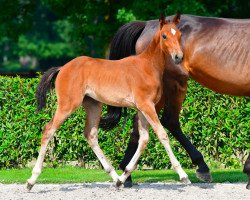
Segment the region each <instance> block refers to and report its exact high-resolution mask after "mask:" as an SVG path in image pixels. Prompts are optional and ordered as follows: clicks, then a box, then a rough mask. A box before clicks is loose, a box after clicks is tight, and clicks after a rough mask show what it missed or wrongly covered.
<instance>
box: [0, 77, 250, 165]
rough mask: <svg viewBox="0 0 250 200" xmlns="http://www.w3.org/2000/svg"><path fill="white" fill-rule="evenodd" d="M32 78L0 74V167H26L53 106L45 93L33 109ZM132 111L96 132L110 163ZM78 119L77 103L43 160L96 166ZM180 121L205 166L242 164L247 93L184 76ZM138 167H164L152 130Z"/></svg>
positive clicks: (249, 123)
mask: <svg viewBox="0 0 250 200" xmlns="http://www.w3.org/2000/svg"><path fill="white" fill-rule="evenodd" d="M37 83H38V79H22V78H19V77H17V78H9V77H3V76H0V124H1V126H0V168H10V167H17V166H26V165H27V163H28V162H29V161H31V160H32V159H33V158H36V157H37V155H38V151H39V147H40V139H41V131H42V129H43V127H44V125H45V123H46V122H48V121H49V120H50V118H51V116H52V114H53V113H54V111H55V107H56V98H55V93H54V92H51V94H50V95H48V107H47V108H46V109H45V110H43V111H42V112H40V113H37V112H36V101H35V95H34V93H35V90H36V87H37ZM103 113H105V109H104V110H103ZM134 113H135V111H134V110H129V112H128V114H129V117H128V122H127V124H126V125H125V127H124V129H122V121H121V123H120V125H119V126H118V127H117V128H115V129H114V130H112V131H109V132H105V131H103V130H100V131H99V143H100V145H101V147H102V149H103V151H104V152H105V153H106V155H107V156H108V157H109V158H110V160H111V161H112V163H113V164H114V166H116V167H118V165H119V162H120V161H121V159H122V157H123V155H124V151H125V148H126V146H127V142H128V139H129V132H130V131H131V128H132V116H133V114H134ZM84 120H85V113H84V111H83V109H82V108H80V109H78V110H77V111H76V112H75V113H74V114H73V115H72V116H71V117H70V118H68V119H67V120H66V121H65V122H64V124H63V125H62V127H61V128H60V130H59V131H58V132H57V134H56V136H55V138H54V139H53V140H52V142H51V144H50V147H49V150H48V153H47V159H46V162H47V163H49V164H52V165H57V164H60V163H65V162H66V161H75V160H78V161H81V163H82V164H83V165H84V164H85V165H86V166H90V165H97V166H99V163H98V161H97V159H96V157H95V155H94V154H93V152H92V150H91V149H90V147H89V146H88V144H87V142H86V140H85V138H84V136H83V134H82V133H83V129H84ZM181 125H182V129H183V131H184V133H185V134H186V135H187V136H188V138H190V139H191V141H192V142H193V143H194V145H195V146H196V147H197V148H198V149H199V150H200V151H201V152H202V153H203V155H204V157H205V160H206V161H207V162H208V164H209V165H210V166H212V167H228V168H229V167H230V168H237V167H240V166H242V162H243V161H244V159H246V155H247V153H248V151H249V149H250V145H249V143H250V137H249V135H250V134H249V131H250V129H249V127H250V101H249V98H239V97H231V96H223V95H219V94H216V93H214V92H211V91H209V90H207V89H204V88H202V87H201V86H199V85H198V84H197V83H195V82H194V81H190V82H189V90H188V95H187V97H186V100H185V103H184V106H183V111H182V114H181ZM171 144H172V147H173V149H174V152H175V155H176V156H177V158H178V159H179V160H180V162H181V163H182V165H183V166H184V167H185V168H188V167H192V164H191V161H190V159H189V157H188V155H187V154H186V153H185V152H184V150H183V148H181V146H180V145H179V143H178V142H177V141H176V140H174V139H173V138H172V137H171ZM139 166H140V167H145V166H147V167H153V168H155V169H160V168H166V167H170V163H169V159H168V156H167V154H166V153H165V150H164V148H163V147H162V145H161V144H160V143H159V141H158V140H157V139H156V138H155V136H154V134H153V133H152V131H151V133H150V143H149V144H148V147H147V149H146V151H145V153H144V154H143V155H142V157H141V160H140V163H139Z"/></svg>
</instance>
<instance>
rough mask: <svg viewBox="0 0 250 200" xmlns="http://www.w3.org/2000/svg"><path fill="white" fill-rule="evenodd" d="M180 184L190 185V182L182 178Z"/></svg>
mask: <svg viewBox="0 0 250 200" xmlns="http://www.w3.org/2000/svg"><path fill="white" fill-rule="evenodd" d="M180 181H181V183H183V184H186V185H187V184H191V181H190V180H189V178H188V177H186V178H182V179H181V180H180Z"/></svg>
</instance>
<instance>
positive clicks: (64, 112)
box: [27, 106, 74, 191]
mask: <svg viewBox="0 0 250 200" xmlns="http://www.w3.org/2000/svg"><path fill="white" fill-rule="evenodd" d="M73 110H74V108H72V107H68V108H66V107H64V108H63V109H62V108H61V107H60V106H58V109H57V110H56V113H55V115H54V117H53V118H52V120H51V121H50V122H49V123H47V125H46V126H45V128H44V130H43V136H42V140H41V148H40V152H39V155H38V158H37V161H36V164H35V167H34V168H33V170H32V176H31V178H30V179H28V180H27V189H28V190H29V191H30V190H31V189H32V187H33V186H34V184H35V183H36V180H37V178H38V176H39V175H40V174H41V172H42V167H43V161H44V157H45V153H46V150H47V146H48V144H49V141H50V140H51V139H52V138H53V135H54V133H55V131H56V130H57V129H58V128H59V126H60V125H61V124H62V123H63V121H64V120H65V119H66V118H67V117H68V116H69V115H70V114H71V113H72V112H73Z"/></svg>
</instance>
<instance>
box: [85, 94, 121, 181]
mask: <svg viewBox="0 0 250 200" xmlns="http://www.w3.org/2000/svg"><path fill="white" fill-rule="evenodd" d="M83 106H84V108H85V110H86V124H85V130H84V135H85V137H86V139H87V141H88V144H89V145H90V147H91V148H92V150H93V151H94V153H95V155H96V156H97V158H98V159H99V161H100V162H101V164H102V166H103V168H104V170H105V171H106V172H107V173H108V174H109V175H110V176H111V177H112V179H113V181H114V182H115V183H116V182H117V181H118V174H117V173H116V171H115V169H114V167H113V166H112V165H111V164H110V162H109V161H108V159H107V157H106V156H105V155H104V153H103V151H102V150H101V148H100V146H99V144H98V136H97V133H98V125H99V122H100V117H101V111H102V104H101V103H99V102H98V101H96V100H94V99H91V98H89V97H85V99H84V101H83Z"/></svg>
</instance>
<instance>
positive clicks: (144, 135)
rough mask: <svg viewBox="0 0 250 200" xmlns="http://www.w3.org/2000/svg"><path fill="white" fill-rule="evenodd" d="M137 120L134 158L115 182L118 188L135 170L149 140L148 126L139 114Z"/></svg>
mask: <svg viewBox="0 0 250 200" xmlns="http://www.w3.org/2000/svg"><path fill="white" fill-rule="evenodd" d="M138 118H139V119H138V129H139V141H138V147H137V150H136V152H135V154H134V156H133V157H132V159H131V160H130V162H129V163H128V165H127V166H126V167H125V170H124V172H123V174H122V175H121V176H120V177H119V180H120V181H118V182H117V186H120V185H121V184H122V183H124V182H125V181H126V179H127V178H128V177H129V176H130V174H131V173H132V172H133V170H135V168H136V165H137V162H138V160H139V158H140V156H141V154H142V152H143V151H144V150H145V148H146V146H147V143H148V140H149V134H148V128H149V124H148V122H147V120H146V118H145V117H144V116H143V114H142V113H141V112H138Z"/></svg>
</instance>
